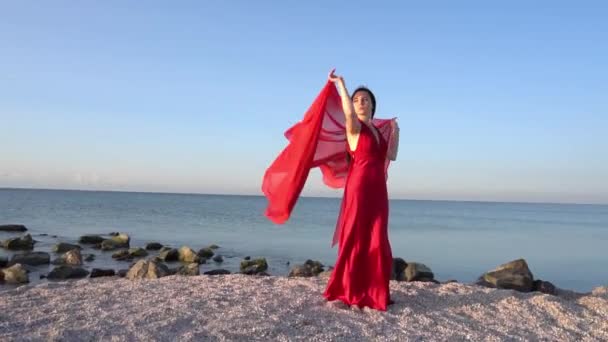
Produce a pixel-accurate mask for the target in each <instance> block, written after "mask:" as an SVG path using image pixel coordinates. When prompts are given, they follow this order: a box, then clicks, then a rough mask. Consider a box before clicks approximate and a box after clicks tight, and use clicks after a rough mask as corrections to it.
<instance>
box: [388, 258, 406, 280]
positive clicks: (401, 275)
mask: <svg viewBox="0 0 608 342" xmlns="http://www.w3.org/2000/svg"><path fill="white" fill-rule="evenodd" d="M406 268H407V262H405V260H403V259H402V258H393V273H392V274H391V280H397V281H405V269H406Z"/></svg>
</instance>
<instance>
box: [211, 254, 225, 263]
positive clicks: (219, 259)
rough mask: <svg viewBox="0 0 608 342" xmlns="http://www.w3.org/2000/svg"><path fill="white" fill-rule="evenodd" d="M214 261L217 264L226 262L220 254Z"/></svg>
mask: <svg viewBox="0 0 608 342" xmlns="http://www.w3.org/2000/svg"><path fill="white" fill-rule="evenodd" d="M213 261H215V262H217V263H220V262H223V261H224V257H223V256H221V255H219V254H218V255H216V256H214V257H213Z"/></svg>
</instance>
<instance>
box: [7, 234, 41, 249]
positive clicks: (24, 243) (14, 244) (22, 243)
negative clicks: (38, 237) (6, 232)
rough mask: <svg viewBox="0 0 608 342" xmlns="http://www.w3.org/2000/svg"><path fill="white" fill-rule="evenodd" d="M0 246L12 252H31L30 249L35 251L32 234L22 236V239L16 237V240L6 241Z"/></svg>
mask: <svg viewBox="0 0 608 342" xmlns="http://www.w3.org/2000/svg"><path fill="white" fill-rule="evenodd" d="M0 245H2V247H4V248H6V249H10V250H18V249H23V250H29V249H34V240H33V239H32V236H31V235H30V234H26V235H25V236H22V237H16V238H11V239H8V240H4V241H2V243H1V244H0Z"/></svg>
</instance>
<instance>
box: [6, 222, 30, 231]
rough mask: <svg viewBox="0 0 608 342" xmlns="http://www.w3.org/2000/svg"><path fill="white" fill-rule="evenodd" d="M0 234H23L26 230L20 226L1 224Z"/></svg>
mask: <svg viewBox="0 0 608 342" xmlns="http://www.w3.org/2000/svg"><path fill="white" fill-rule="evenodd" d="M0 231H1V232H25V231H27V228H26V227H25V226H24V225H22V224H1V225H0Z"/></svg>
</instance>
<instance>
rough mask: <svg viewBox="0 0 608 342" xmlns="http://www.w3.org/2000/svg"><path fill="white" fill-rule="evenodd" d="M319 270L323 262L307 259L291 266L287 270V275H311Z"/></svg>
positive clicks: (316, 273) (314, 274)
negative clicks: (300, 263)
mask: <svg viewBox="0 0 608 342" xmlns="http://www.w3.org/2000/svg"><path fill="white" fill-rule="evenodd" d="M321 272H323V264H322V263H321V262H319V261H313V260H310V259H309V260H306V262H304V264H302V265H295V266H293V267H292V268H291V270H290V271H289V274H288V277H313V276H317V275H319V274H320V273H321Z"/></svg>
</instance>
